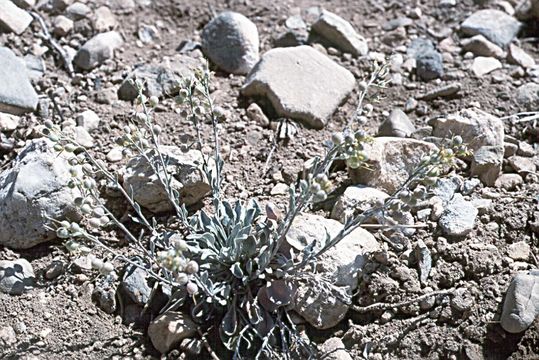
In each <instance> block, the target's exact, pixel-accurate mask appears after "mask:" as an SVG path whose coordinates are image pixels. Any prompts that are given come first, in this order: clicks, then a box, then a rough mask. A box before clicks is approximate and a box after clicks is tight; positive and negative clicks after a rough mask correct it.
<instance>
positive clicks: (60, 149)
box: [53, 144, 64, 152]
mask: <svg viewBox="0 0 539 360" xmlns="http://www.w3.org/2000/svg"><path fill="white" fill-rule="evenodd" d="M53 149H54V151H58V152H61V151H64V147H63V146H62V145H60V144H54V146H53Z"/></svg>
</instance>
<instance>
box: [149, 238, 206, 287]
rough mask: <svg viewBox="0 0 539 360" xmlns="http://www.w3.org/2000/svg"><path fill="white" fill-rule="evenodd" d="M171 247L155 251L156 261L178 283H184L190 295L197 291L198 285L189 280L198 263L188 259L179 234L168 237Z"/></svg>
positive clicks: (187, 248) (185, 246) (184, 244)
mask: <svg viewBox="0 0 539 360" xmlns="http://www.w3.org/2000/svg"><path fill="white" fill-rule="evenodd" d="M170 243H171V245H172V248H170V249H168V250H163V251H159V252H158V253H157V261H158V263H159V264H160V265H161V266H162V267H163V268H165V269H167V270H168V271H170V272H172V273H173V274H174V280H175V281H176V282H177V283H178V284H179V285H182V286H183V285H186V289H187V291H188V292H189V294H190V295H193V294H196V293H198V286H197V284H196V283H194V282H192V281H191V278H190V275H193V274H196V273H198V270H199V269H198V263H197V262H196V261H194V260H189V259H188V258H187V257H186V252H187V251H188V250H189V246H188V245H187V242H186V241H185V240H183V239H182V238H181V236H180V235H179V234H174V235H172V236H171V237H170Z"/></svg>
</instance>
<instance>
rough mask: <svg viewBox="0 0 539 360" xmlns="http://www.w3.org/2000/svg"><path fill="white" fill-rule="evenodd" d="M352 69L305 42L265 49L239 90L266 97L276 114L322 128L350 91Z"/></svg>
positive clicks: (351, 86) (353, 81)
mask: <svg viewBox="0 0 539 360" xmlns="http://www.w3.org/2000/svg"><path fill="white" fill-rule="evenodd" d="M354 86H355V79H354V76H353V75H352V73H351V72H350V71H348V70H346V69H345V68H343V67H342V66H340V65H338V64H337V63H335V62H334V61H333V60H331V59H330V58H328V57H327V56H325V55H323V54H321V53H320V52H319V51H317V50H315V49H313V48H311V47H309V46H297V47H292V48H278V49H273V50H270V51H268V52H267V53H265V54H264V56H262V59H261V60H260V61H259V62H258V64H257V65H256V66H255V67H254V68H253V69H252V71H251V72H250V74H249V76H248V77H247V80H246V82H245V85H244V86H243V89H242V93H243V95H245V96H254V97H265V98H267V99H268V100H269V101H270V102H271V104H272V105H273V107H274V108H275V110H276V112H277V113H278V115H280V116H283V117H287V118H291V119H294V120H298V121H301V122H303V123H305V124H306V125H308V126H311V127H314V128H322V127H324V125H326V124H327V122H328V120H329V117H330V116H331V115H332V114H333V113H334V112H335V110H336V109H337V107H338V106H339V105H340V104H341V103H342V102H343V101H344V100H345V99H346V97H347V96H348V95H349V94H350V92H352V90H353V89H354Z"/></svg>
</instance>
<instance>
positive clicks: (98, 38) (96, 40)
mask: <svg viewBox="0 0 539 360" xmlns="http://www.w3.org/2000/svg"><path fill="white" fill-rule="evenodd" d="M123 43H124V40H123V38H122V35H120V33H118V32H116V31H109V32H106V33H101V34H97V35H95V36H94V37H93V38H91V39H90V40H88V41H87V42H86V43H85V44H84V45H83V46H82V47H81V48H80V49H79V51H78V52H77V55H75V58H74V59H73V62H74V63H75V65H77V66H78V67H80V68H81V69H84V70H92V69H93V68H95V67H97V66H99V65H101V64H102V63H103V62H104V61H105V60H107V59H111V58H112V57H113V56H114V50H116V49H117V48H119V47H120V46H122V45H123Z"/></svg>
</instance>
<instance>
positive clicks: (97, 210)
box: [94, 206, 105, 217]
mask: <svg viewBox="0 0 539 360" xmlns="http://www.w3.org/2000/svg"><path fill="white" fill-rule="evenodd" d="M103 215H105V209H103V208H102V207H101V206H99V207H96V208H95V209H94V216H96V217H101V216H103Z"/></svg>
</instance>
